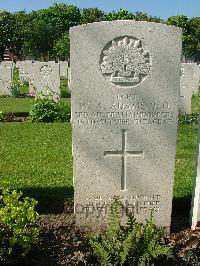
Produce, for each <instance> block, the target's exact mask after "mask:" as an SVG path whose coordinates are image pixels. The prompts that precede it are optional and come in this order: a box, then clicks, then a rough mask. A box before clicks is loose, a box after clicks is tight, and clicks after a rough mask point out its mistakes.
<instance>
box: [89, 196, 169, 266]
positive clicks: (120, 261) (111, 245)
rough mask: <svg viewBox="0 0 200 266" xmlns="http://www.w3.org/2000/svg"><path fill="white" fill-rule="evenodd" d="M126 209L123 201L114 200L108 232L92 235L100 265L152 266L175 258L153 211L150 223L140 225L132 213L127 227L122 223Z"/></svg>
mask: <svg viewBox="0 0 200 266" xmlns="http://www.w3.org/2000/svg"><path fill="white" fill-rule="evenodd" d="M123 208H124V207H123V206H122V204H121V203H120V201H119V199H118V198H114V202H113V203H112V206H111V212H110V215H109V219H108V227H107V229H106V231H105V232H104V233H102V234H93V235H91V236H90V239H89V242H90V245H91V248H92V250H93V253H94V255H95V256H96V258H97V260H98V263H100V265H102V266H111V265H112V266H113V265H115V266H118V265H131V266H133V265H138V266H139V265H140V266H148V265H153V263H154V262H155V261H157V260H158V259H162V258H163V257H165V258H171V257H172V246H170V245H167V244H164V243H163V230H162V229H160V228H156V226H155V224H154V216H153V212H151V215H150V219H149V220H148V221H147V222H146V224H140V223H137V222H136V220H135V219H134V217H133V215H132V214H130V213H129V214H127V215H128V221H127V224H126V226H123V225H121V222H120V220H121V219H120V216H121V213H122V210H123Z"/></svg>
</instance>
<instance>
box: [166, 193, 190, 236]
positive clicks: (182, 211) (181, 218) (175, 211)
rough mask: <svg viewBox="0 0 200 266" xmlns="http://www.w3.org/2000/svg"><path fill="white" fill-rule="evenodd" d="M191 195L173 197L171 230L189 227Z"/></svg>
mask: <svg viewBox="0 0 200 266" xmlns="http://www.w3.org/2000/svg"><path fill="white" fill-rule="evenodd" d="M191 198H192V196H191V195H190V196H187V197H183V198H174V199H173V203H172V221H171V231H172V232H177V231H181V230H183V229H186V228H188V227H190V224H189V220H190V208H191Z"/></svg>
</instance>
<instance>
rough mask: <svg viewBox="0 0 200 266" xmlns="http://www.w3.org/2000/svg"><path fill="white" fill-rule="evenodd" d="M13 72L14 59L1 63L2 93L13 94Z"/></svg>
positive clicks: (0, 87) (0, 86) (0, 88)
mask: <svg viewBox="0 0 200 266" xmlns="http://www.w3.org/2000/svg"><path fill="white" fill-rule="evenodd" d="M12 72H13V62H12V61H3V62H1V63H0V95H10V96H11V95H12V92H11V85H12Z"/></svg>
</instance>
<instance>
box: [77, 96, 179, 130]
mask: <svg viewBox="0 0 200 266" xmlns="http://www.w3.org/2000/svg"><path fill="white" fill-rule="evenodd" d="M127 101H128V102H127ZM79 106H80V109H79V110H75V111H74V112H73V123H75V124H78V125H82V126H86V125H97V124H99V125H102V124H108V125H151V124H155V125H162V124H166V125H171V124H172V123H173V120H174V118H175V113H174V112H173V111H171V110H170V105H169V103H168V102H153V103H152V102H151V103H146V102H144V101H140V100H139V99H138V95H136V94H125V95H116V96H114V97H113V102H112V103H111V104H109V105H108V106H103V105H102V104H101V103H98V104H96V106H94V105H92V104H91V103H79ZM91 110H94V111H91Z"/></svg>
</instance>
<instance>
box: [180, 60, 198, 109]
mask: <svg viewBox="0 0 200 266" xmlns="http://www.w3.org/2000/svg"><path fill="white" fill-rule="evenodd" d="M196 89H197V84H196V81H195V77H194V66H193V64H191V63H182V64H181V79H180V98H179V110H180V112H182V113H187V114H190V113H191V104H192V95H193V94H194V93H195V92H196Z"/></svg>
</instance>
